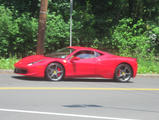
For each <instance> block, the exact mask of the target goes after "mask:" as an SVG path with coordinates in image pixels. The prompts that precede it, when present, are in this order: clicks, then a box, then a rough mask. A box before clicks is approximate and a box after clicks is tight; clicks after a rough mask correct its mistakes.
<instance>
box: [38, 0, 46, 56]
mask: <svg viewBox="0 0 159 120" xmlns="http://www.w3.org/2000/svg"><path fill="white" fill-rule="evenodd" d="M47 7H48V0H41V7H40V15H39V26H38V36H37V49H36V54H37V55H43V54H44V40H45V29H46V17H47Z"/></svg>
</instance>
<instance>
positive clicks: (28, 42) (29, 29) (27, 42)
mask: <svg viewBox="0 0 159 120" xmlns="http://www.w3.org/2000/svg"><path fill="white" fill-rule="evenodd" d="M15 22H16V24H18V28H19V31H18V34H17V37H16V40H15V44H14V46H15V48H14V50H15V53H16V55H17V56H22V57H24V56H28V55H30V54H34V53H35V51H36V44H37V29H38V20H37V19H35V18H33V17H30V14H23V15H22V16H21V17H19V18H17V19H16V20H15ZM19 46H21V47H19Z"/></svg>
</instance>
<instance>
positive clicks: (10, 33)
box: [0, 6, 37, 57]
mask: <svg viewBox="0 0 159 120" xmlns="http://www.w3.org/2000/svg"><path fill="white" fill-rule="evenodd" d="M29 16H30V15H29V14H23V15H22V16H21V17H18V18H17V19H15V18H13V13H12V11H11V10H9V9H8V8H5V7H3V6H0V28H1V30H0V56H5V57H8V56H10V55H12V56H14V55H17V56H26V55H28V54H32V53H33V52H34V51H35V46H36V34H37V19H35V18H32V17H29Z"/></svg>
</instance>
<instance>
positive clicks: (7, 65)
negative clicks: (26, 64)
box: [0, 57, 18, 69]
mask: <svg viewBox="0 0 159 120" xmlns="http://www.w3.org/2000/svg"><path fill="white" fill-rule="evenodd" d="M17 61H18V59H17V58H16V57H12V58H7V59H6V58H0V69H14V63H16V62H17Z"/></svg>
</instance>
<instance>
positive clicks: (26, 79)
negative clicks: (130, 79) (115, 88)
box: [12, 76, 115, 82]
mask: <svg viewBox="0 0 159 120" xmlns="http://www.w3.org/2000/svg"><path fill="white" fill-rule="evenodd" d="M12 78H14V79H17V80H24V81H45V82H46V81H47V82H54V81H50V80H46V79H44V78H34V77H27V76H12ZM58 82H115V81H114V80H111V79H98V78H65V79H62V80H61V81H58Z"/></svg>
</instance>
